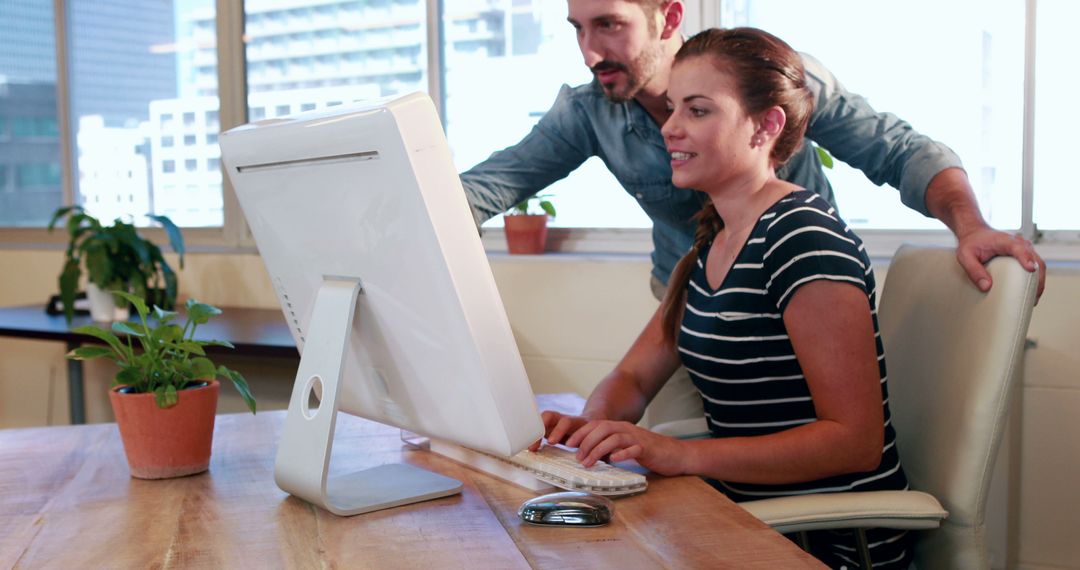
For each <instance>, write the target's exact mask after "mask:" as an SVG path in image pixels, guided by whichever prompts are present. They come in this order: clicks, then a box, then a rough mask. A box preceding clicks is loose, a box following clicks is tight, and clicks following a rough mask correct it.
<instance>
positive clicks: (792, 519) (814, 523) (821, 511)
mask: <svg viewBox="0 0 1080 570" xmlns="http://www.w3.org/2000/svg"><path fill="white" fill-rule="evenodd" d="M739 506H740V507H742V508H743V509H746V510H747V511H749V512H750V514H752V515H754V516H755V517H757V518H758V519H759V520H761V521H762V522H764V523H765V524H767V525H769V526H771V527H773V529H775V530H776V531H777V532H780V533H781V534H787V533H791V532H799V531H804V530H819V529H838V528H896V529H914V530H922V529H931V528H937V527H938V526H940V525H941V521H942V519H944V518H945V517H947V516H949V513H948V511H946V510H945V509H944V508H942V506H941V503H939V502H938V501H937V499H935V498H934V497H933V496H932V495H929V494H927V493H923V492H920V491H864V492H857V493H816V494H812V495H798V496H793V497H777V498H773V499H763V500H760V501H746V502H743V503H739Z"/></svg>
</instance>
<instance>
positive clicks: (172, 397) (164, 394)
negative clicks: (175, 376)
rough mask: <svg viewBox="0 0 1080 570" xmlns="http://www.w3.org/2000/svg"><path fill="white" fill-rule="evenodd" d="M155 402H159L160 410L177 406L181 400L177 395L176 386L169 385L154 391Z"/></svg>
mask: <svg viewBox="0 0 1080 570" xmlns="http://www.w3.org/2000/svg"><path fill="white" fill-rule="evenodd" d="M154 401H155V402H157V406H158V407H159V408H171V407H172V406H175V405H176V403H177V402H179V401H180V398H179V397H178V396H177V395H176V386H173V385H172V384H169V385H168V386H162V387H160V388H158V389H157V390H154Z"/></svg>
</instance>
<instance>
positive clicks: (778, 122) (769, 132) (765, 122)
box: [758, 107, 787, 139]
mask: <svg viewBox="0 0 1080 570" xmlns="http://www.w3.org/2000/svg"><path fill="white" fill-rule="evenodd" d="M786 124H787V114H786V113H784V110H783V109H782V108H780V107H772V108H770V109H767V110H766V111H765V112H764V113H763V114H762V115H761V123H760V124H759V125H758V134H759V135H762V136H764V137H766V138H768V139H775V138H776V137H778V136H780V133H782V132H784V125H786Z"/></svg>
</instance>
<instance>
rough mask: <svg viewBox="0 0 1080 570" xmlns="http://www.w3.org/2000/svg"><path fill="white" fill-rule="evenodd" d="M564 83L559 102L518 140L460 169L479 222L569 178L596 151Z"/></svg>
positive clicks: (588, 131) (592, 133) (586, 121)
mask: <svg viewBox="0 0 1080 570" xmlns="http://www.w3.org/2000/svg"><path fill="white" fill-rule="evenodd" d="M573 96H574V91H573V89H572V88H570V87H569V86H567V85H563V86H562V89H561V90H560V91H559V96H558V97H557V98H556V99H555V104H554V105H553V106H552V107H551V109H550V110H548V112H547V113H545V114H544V116H543V117H541V118H540V121H539V122H538V123H537V124H536V126H534V127H533V129H532V131H531V132H529V134H528V135H525V138H523V139H521V141H520V142H518V143H517V144H515V145H513V146H511V147H508V148H505V149H503V150H500V151H497V152H495V153H494V154H492V155H491V156H490V157H489V158H488V159H487V160H484V161H483V162H481V163H479V164H477V165H476V166H474V167H472V168H470V169H469V170H468V171H466V172H464V173H462V174H461V184H462V186H463V187H464V188H465V195H466V196H467V197H468V199H469V203H470V205H472V208H473V215H474V217H475V218H476V223H477V225H479V224H481V223H483V222H484V221H485V220H487V219H489V218H491V217H493V216H496V215H498V214H501V213H502V212H505V211H506V210H508V209H510V207H511V206H513V205H514V204H517V203H518V202H521V201H522V200H524V199H525V198H528V197H529V196H532V195H533V194H536V193H537V192H540V191H541V190H543V189H544V188H547V187H548V186H549V185H550V184H552V183H554V182H556V181H558V180H561V179H563V178H565V177H566V176H567V175H568V174H570V173H571V172H573V171H574V169H576V168H577V167H578V166H581V164H582V163H583V162H585V160H587V159H588V158H589V157H590V156H593V155H594V154H596V148H597V143H596V136H595V133H594V132H593V131H592V129H591V125H590V123H589V121H588V117H586V116H585V114H584V113H583V112H582V111H581V110H580V108H578V106H577V105H575V104H574V101H573Z"/></svg>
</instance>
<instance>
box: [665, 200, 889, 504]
mask: <svg viewBox="0 0 1080 570" xmlns="http://www.w3.org/2000/svg"><path fill="white" fill-rule="evenodd" d="M702 249H703V250H702V251H701V252H700V254H699V257H698V260H697V267H696V268H695V269H694V270H693V271H692V273H691V277H690V283H689V286H688V287H689V290H688V292H687V302H686V310H685V313H684V316H683V321H682V328H681V331H680V333H679V342H678V347H679V353H680V357H681V359H682V363H683V365H684V366H685V367H686V369H687V370H688V371H689V373H690V376H691V378H692V379H693V381H694V384H695V385H696V386H697V388H698V390H699V391H700V392H701V396H702V398H703V400H704V404H705V415H706V418H707V419H708V421H709V425H710V429H711V431H712V435H713V436H714V437H735V436H756V435H764V434H769V433H774V432H778V431H782V430H785V429H789V428H792V427H795V426H799V425H803V424H808V423H811V422H814V421H816V419H817V416H816V414H815V411H814V403H813V401H812V400H811V398H810V391H809V389H808V387H807V384H806V379H805V378H804V377H803V374H802V369H801V368H800V366H799V362H798V360H797V359H796V357H795V351H794V349H793V348H792V346H791V342H790V340H789V339H788V336H787V330H786V329H785V327H784V321H783V319H782V315H783V313H784V310H785V309H786V308H787V304H788V302H790V300H791V297H792V295H793V294H794V293H795V291H796V290H798V288H799V287H800V286H802V285H804V284H806V283H810V282H812V281H816V280H829V281H838V282H844V283H852V284H854V285H855V286H857V287H859V288H860V289H862V290H863V291H864V292H865V293H866V296H867V302H868V303H869V304H870V309H871V314H872V317H873V322H874V332H875V335H876V337H877V338H876V340H877V343H876V344H877V359H878V367H879V370H880V374H881V397H882V406H883V408H884V417H885V438H884V441H883V442H882V447H883V450H884V454H883V458H882V461H881V464H880V465H879V466H878V468H877V469H875V470H873V471H870V472H866V473H852V474H848V475H839V476H835V477H829V478H826V479H820V480H817V481H810V482H806V483H795V484H786V485H755V484H746V483H739V482H726V481H718V482H714V485H716V486H718V488H719V489H720V490H722V491H723V492H724V493H725V494H727V495H728V496H730V497H731V498H732V499H733V500H735V501H745V500H753V499H761V498H765V497H772V496H780V495H796V494H807V493H824V492H840V491H854V490H858V491H869V490H877V489H904V488H906V486H907V481H906V479H905V477H904V473H903V470H902V469H901V468H900V459H899V455H898V454H897V452H896V448H895V437H896V436H895V432H894V431H893V428H892V425H891V421H890V414H889V406H888V390H887V387H886V370H885V353H884V349H883V347H882V343H881V337H880V334H878V332H877V331H878V323H877V310H876V307H877V297H876V292H875V283H874V273H873V271H872V269H871V267H870V260H869V258H868V256H867V255H866V251H865V248H864V247H863V244H862V241H861V240H860V239H859V237H858V236H856V235H855V234H854V233H852V232H851V230H850V229H848V227H847V226H846V224H844V223H843V222H842V221H841V220H839V219H838V218H837V217H836V216H835V214H834V211H833V209H832V207H831V206H829V204H828V203H827V202H825V201H824V200H823V199H821V198H820V197H819V196H818V195H817V194H814V193H812V192H808V191H806V190H799V191H796V192H793V193H792V194H790V195H788V196H787V197H785V198H783V199H781V200H780V201H779V202H777V203H776V204H774V205H773V206H772V207H771V208H769V210H768V211H766V212H765V213H764V214H763V215H762V216H761V218H760V219H759V220H758V223H757V224H756V226H755V227H754V229H753V230H752V231H751V233H750V236H749V237H748V238H747V241H746V244H745V245H744V246H743V249H742V251H740V252H739V254H738V256H737V257H736V259H735V262H734V264H733V265H732V268H731V270H730V271H729V272H728V274H727V277H726V278H725V279H724V282H723V283H722V284H721V285H720V287H719V289H716V290H713V289H712V288H711V287H710V286H709V284H708V281H707V280H706V277H705V267H704V266H705V263H704V262H705V259H706V257H707V256H708V253H709V248H708V247H705V248H702ZM822 310H828V308H823V309H822Z"/></svg>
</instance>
